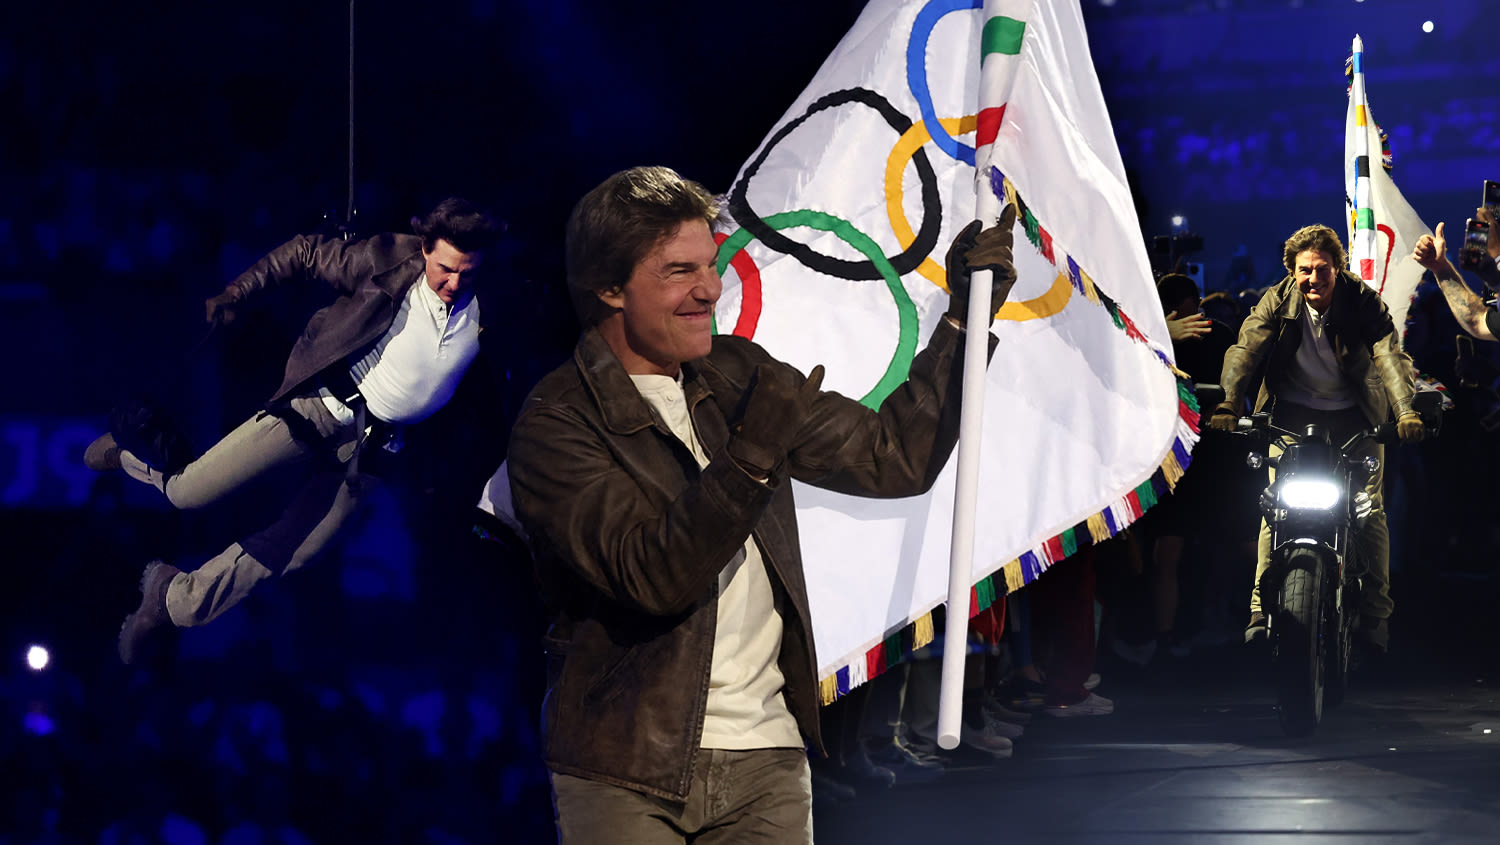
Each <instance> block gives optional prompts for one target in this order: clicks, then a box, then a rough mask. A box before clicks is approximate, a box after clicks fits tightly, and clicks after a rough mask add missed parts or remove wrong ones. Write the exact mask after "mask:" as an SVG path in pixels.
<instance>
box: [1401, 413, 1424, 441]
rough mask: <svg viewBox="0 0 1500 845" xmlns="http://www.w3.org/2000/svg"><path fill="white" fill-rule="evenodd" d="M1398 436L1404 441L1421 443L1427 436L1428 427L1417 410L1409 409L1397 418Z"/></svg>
mask: <svg viewBox="0 0 1500 845" xmlns="http://www.w3.org/2000/svg"><path fill="white" fill-rule="evenodd" d="M1396 436H1397V437H1399V438H1401V442H1402V443H1421V442H1422V440H1423V438H1425V437H1427V428H1426V426H1424V425H1422V417H1421V415H1420V414H1418V413H1417V412H1416V411H1407V412H1406V413H1404V414H1402V415H1401V417H1400V419H1398V420H1396Z"/></svg>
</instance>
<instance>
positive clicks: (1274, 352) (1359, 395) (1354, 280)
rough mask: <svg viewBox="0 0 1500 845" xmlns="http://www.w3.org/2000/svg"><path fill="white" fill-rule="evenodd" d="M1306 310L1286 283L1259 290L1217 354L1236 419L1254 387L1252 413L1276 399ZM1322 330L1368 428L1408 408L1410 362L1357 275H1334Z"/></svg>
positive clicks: (1293, 285)
mask: <svg viewBox="0 0 1500 845" xmlns="http://www.w3.org/2000/svg"><path fill="white" fill-rule="evenodd" d="M1306 307H1308V305H1307V303H1306V302H1305V301H1304V300H1303V298H1302V291H1300V290H1299V289H1298V288H1297V280H1296V279H1294V278H1292V277H1291V276H1287V277H1286V278H1285V279H1282V280H1281V281H1280V282H1278V283H1277V284H1275V285H1273V286H1272V287H1270V288H1269V289H1267V290H1266V292H1265V294H1264V295H1262V296H1261V298H1260V302H1258V303H1256V305H1255V308H1253V309H1252V310H1251V311H1250V315H1249V316H1248V317H1246V318H1245V322H1244V324H1243V325H1241V326H1240V339H1239V342H1238V343H1236V344H1235V345H1234V346H1232V347H1230V349H1229V351H1228V352H1227V353H1225V354H1224V372H1223V375H1222V376H1221V377H1220V384H1221V385H1222V386H1223V388H1224V405H1228V406H1231V407H1233V408H1234V412H1235V413H1243V410H1244V406H1243V403H1244V400H1245V398H1246V396H1247V394H1248V392H1249V390H1250V389H1251V388H1253V387H1254V386H1255V384H1256V382H1257V381H1259V383H1260V392H1259V395H1258V396H1257V397H1256V400H1255V406H1254V410H1255V411H1261V410H1264V409H1266V407H1267V405H1268V404H1269V403H1270V402H1271V400H1272V399H1273V398H1274V397H1275V396H1276V395H1277V394H1278V393H1279V392H1280V390H1281V387H1282V385H1283V383H1284V380H1285V378H1286V373H1287V370H1288V369H1289V368H1290V367H1291V366H1292V362H1293V361H1294V360H1295V358H1296V355H1297V347H1298V346H1299V345H1301V343H1302V325H1301V319H1302V309H1304V308H1306ZM1323 329H1324V331H1325V332H1327V333H1328V334H1329V336H1330V337H1331V339H1332V341H1333V349H1334V353H1335V355H1336V356H1337V357H1338V361H1339V370H1340V371H1341V372H1342V373H1343V375H1344V379H1345V381H1347V382H1348V384H1349V386H1350V387H1351V388H1352V389H1353V391H1354V396H1355V400H1356V401H1357V402H1358V403H1359V407H1360V410H1361V411H1363V412H1364V415H1365V419H1367V420H1369V421H1370V424H1371V425H1376V424H1379V423H1382V422H1385V421H1386V420H1388V419H1390V418H1391V416H1392V412H1393V411H1394V415H1395V416H1397V417H1399V416H1400V415H1401V414H1402V413H1404V412H1406V411H1407V410H1409V409H1410V408H1411V398H1412V395H1413V394H1414V393H1415V392H1416V384H1415V382H1414V381H1413V378H1412V364H1411V356H1409V355H1407V354H1406V352H1405V350H1403V349H1402V348H1401V336H1400V335H1399V334H1398V333H1397V332H1396V327H1395V325H1394V323H1392V321H1391V314H1390V311H1389V310H1388V309H1387V308H1386V307H1385V303H1384V302H1382V301H1381V300H1380V295H1379V294H1377V293H1376V292H1375V291H1373V290H1371V289H1370V287H1369V286H1368V285H1366V284H1365V283H1364V282H1362V281H1360V280H1359V278H1358V277H1357V276H1354V275H1353V274H1351V273H1348V272H1344V271H1340V273H1339V280H1338V281H1337V282H1336V283H1335V284H1334V288H1333V303H1332V304H1331V305H1330V306H1329V309H1328V315H1327V318H1326V319H1325V321H1324V323H1323Z"/></svg>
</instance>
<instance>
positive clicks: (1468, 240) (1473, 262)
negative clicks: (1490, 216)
mask: <svg viewBox="0 0 1500 845" xmlns="http://www.w3.org/2000/svg"><path fill="white" fill-rule="evenodd" d="M1489 249H1490V227H1489V224H1487V223H1485V222H1484V221H1482V220H1475V219H1474V218H1472V217H1470V218H1469V220H1468V222H1467V223H1466V224H1464V242H1463V244H1462V245H1461V246H1460V247H1459V248H1458V266H1460V267H1462V268H1464V269H1465V270H1477V269H1479V266H1480V264H1481V263H1483V262H1484V261H1487V260H1489Z"/></svg>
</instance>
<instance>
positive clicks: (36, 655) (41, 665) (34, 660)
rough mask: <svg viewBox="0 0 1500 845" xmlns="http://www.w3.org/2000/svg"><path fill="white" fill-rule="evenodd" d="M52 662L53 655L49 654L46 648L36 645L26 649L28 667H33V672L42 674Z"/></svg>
mask: <svg viewBox="0 0 1500 845" xmlns="http://www.w3.org/2000/svg"><path fill="white" fill-rule="evenodd" d="M51 662H52V655H51V654H49V653H48V652H47V649H46V647H44V646H39V645H34V646H32V647H31V648H28V649H26V665H27V666H30V667H31V671H33V672H40V671H42V670H43V669H46V668H47V664H48V663H51Z"/></svg>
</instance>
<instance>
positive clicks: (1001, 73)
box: [937, 0, 1030, 749]
mask: <svg viewBox="0 0 1500 845" xmlns="http://www.w3.org/2000/svg"><path fill="white" fill-rule="evenodd" d="M1029 6H1030V0H984V12H983V15H982V17H981V27H982V28H987V27H988V25H989V22H990V21H991V20H992V19H995V18H1000V17H1004V18H1008V19H1010V20H1012V21H1015V22H1018V23H1019V22H1020V21H1024V20H1025V19H1026V17H1027V15H1026V14H1025V13H1026V11H1027V10H1028V8H1029ZM1023 29H1024V25H1022V30H1016V29H1014V28H1013V31H1023ZM981 41H982V42H983V41H984V39H983V38H981ZM1007 60H1008V61H1007ZM980 61H981V65H980V77H979V107H980V110H981V112H982V111H983V109H984V108H985V107H986V106H991V105H994V106H998V105H1001V104H1003V103H1005V102H1006V100H1007V99H1008V98H1009V96H1010V87H1011V84H1012V83H1013V82H1014V80H1015V61H1014V56H1013V55H1001V54H994V53H983V52H982V53H981V59H980ZM992 148H993V144H985V145H983V146H981V147H979V149H978V150H977V151H976V153H975V164H976V167H975V183H974V190H975V194H976V204H975V215H974V216H975V217H976V218H977V219H979V220H982V221H983V222H984V226H985V228H989V227H992V226H994V225H995V222H996V221H997V220H999V219H1000V207H1001V206H1000V199H999V198H998V197H996V196H995V192H994V191H993V190H992V189H991V188H990V179H989V170H990V166H989V153H990V151H991V149H992ZM993 275H994V274H993V273H991V272H990V271H989V270H978V271H976V272H974V273H973V274H972V275H971V276H970V278H969V315H968V318H967V323H966V325H967V329H966V331H967V332H968V335H969V337H968V342H967V343H966V344H965V345H964V379H963V390H964V395H963V408H962V410H961V411H960V414H959V424H958V480H957V488H958V489H957V492H956V494H955V496H954V502H953V541H952V551H951V553H950V556H949V558H948V615H947V621H946V623H945V624H944V628H943V674H942V686H941V688H940V691H939V694H938V695H939V697H938V729H937V730H938V745H939V746H940V747H942V748H945V749H952V748H956V747H958V741H959V731H960V728H961V727H962V723H963V691H964V658H965V657H967V656H968V652H969V649H968V644H969V643H968V633H969V592H970V588H971V587H972V583H971V581H972V575H973V559H974V525H975V512H976V510H977V503H978V499H979V445H980V444H979V441H980V434H981V432H982V431H983V427H984V379H985V373H986V371H987V370H988V369H989V337H988V335H989V325H990V318H991V317H992V316H994V315H992V314H990V313H989V310H990V296H989V292H990V287H991V283H992V281H993V279H992V277H993Z"/></svg>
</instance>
